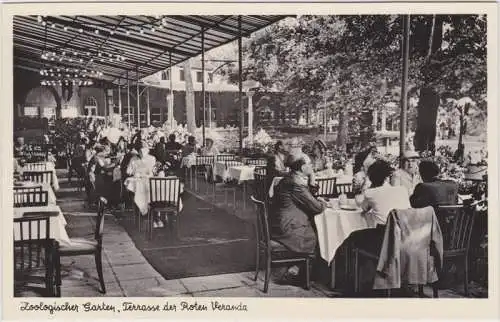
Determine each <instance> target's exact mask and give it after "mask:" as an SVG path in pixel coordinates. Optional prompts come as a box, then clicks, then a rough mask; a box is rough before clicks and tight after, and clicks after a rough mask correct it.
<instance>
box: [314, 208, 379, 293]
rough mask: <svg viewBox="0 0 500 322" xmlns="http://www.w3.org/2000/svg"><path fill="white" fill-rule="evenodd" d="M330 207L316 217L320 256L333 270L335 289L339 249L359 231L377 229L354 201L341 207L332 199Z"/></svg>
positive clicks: (332, 277)
mask: <svg viewBox="0 0 500 322" xmlns="http://www.w3.org/2000/svg"><path fill="white" fill-rule="evenodd" d="M328 204H329V207H328V208H325V210H324V211H323V212H322V213H321V214H319V215H316V216H315V217H314V223H315V225H316V229H317V234H318V246H319V251H320V256H321V258H323V259H324V260H325V261H326V262H327V263H328V264H329V265H330V269H331V285H330V287H331V288H332V289H333V288H335V284H336V281H335V255H336V253H337V250H338V249H339V247H340V246H341V245H342V244H343V243H344V242H345V241H346V240H347V239H348V238H349V236H350V235H351V234H352V233H353V232H355V231H359V230H364V229H371V228H375V227H376V224H375V222H374V221H371V220H367V218H366V216H365V215H364V214H363V211H362V210H361V209H360V208H358V207H357V206H356V204H355V201H354V199H351V200H348V201H347V203H346V204H345V205H339V200H338V199H330V200H329V201H328Z"/></svg>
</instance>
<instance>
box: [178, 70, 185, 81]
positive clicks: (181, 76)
mask: <svg viewBox="0 0 500 322" xmlns="http://www.w3.org/2000/svg"><path fill="white" fill-rule="evenodd" d="M179 80H180V81H181V82H183V81H184V69H179Z"/></svg>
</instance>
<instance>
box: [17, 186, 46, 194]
mask: <svg viewBox="0 0 500 322" xmlns="http://www.w3.org/2000/svg"><path fill="white" fill-rule="evenodd" d="M41 191H43V190H42V186H38V187H16V186H14V193H27V192H41Z"/></svg>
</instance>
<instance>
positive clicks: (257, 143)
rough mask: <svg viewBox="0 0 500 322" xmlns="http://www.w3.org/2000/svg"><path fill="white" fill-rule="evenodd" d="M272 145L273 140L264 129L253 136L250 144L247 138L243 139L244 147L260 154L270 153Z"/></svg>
mask: <svg viewBox="0 0 500 322" xmlns="http://www.w3.org/2000/svg"><path fill="white" fill-rule="evenodd" d="M273 144H274V140H273V139H272V138H271V136H270V135H269V134H268V133H267V132H266V131H265V130H264V129H260V130H259V131H257V133H256V134H255V135H254V136H253V142H252V143H250V137H249V136H247V137H246V138H244V139H243V145H244V146H245V147H251V148H253V149H254V150H256V151H258V152H262V153H267V152H269V151H272V147H273Z"/></svg>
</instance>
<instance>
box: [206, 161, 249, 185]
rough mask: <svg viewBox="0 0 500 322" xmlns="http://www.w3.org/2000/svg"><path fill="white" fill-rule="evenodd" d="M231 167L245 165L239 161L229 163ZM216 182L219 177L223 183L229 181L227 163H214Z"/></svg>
mask: <svg viewBox="0 0 500 322" xmlns="http://www.w3.org/2000/svg"><path fill="white" fill-rule="evenodd" d="M228 162H229V164H230V166H229V167H234V166H243V165H244V164H243V163H242V162H239V161H228ZM213 176H214V180H215V179H216V178H217V176H219V177H221V178H222V180H223V181H227V180H228V179H229V170H228V168H226V162H222V161H217V162H215V163H214V171H213Z"/></svg>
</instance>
